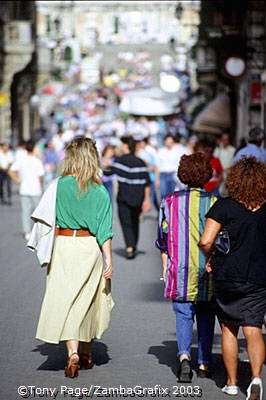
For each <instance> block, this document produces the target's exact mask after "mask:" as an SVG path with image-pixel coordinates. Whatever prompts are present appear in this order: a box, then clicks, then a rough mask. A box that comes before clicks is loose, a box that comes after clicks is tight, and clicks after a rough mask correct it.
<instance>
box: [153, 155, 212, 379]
mask: <svg viewBox="0 0 266 400" xmlns="http://www.w3.org/2000/svg"><path fill="white" fill-rule="evenodd" d="M211 176H212V168H211V165H210V163H209V161H208V159H207V158H206V156H205V155H204V154H202V153H195V154H192V155H184V156H183V157H182V158H181V161H180V165H179V168H178V178H179V179H180V180H181V182H183V183H184V184H186V185H187V188H186V189H184V190H180V191H176V192H173V193H170V194H168V195H167V196H166V198H165V199H163V200H162V202H161V207H160V216H159V230H158V240H157V241H156V246H157V247H158V248H159V249H160V250H161V254H162V268H163V277H164V281H165V297H166V298H169V299H171V300H172V303H173V310H174V312H175V314H176V336H177V345H178V358H179V362H180V363H179V368H178V376H177V377H178V380H179V381H180V382H191V380H192V375H193V374H192V369H191V363H190V358H191V342H192V331H193V322H194V317H195V315H196V318H197V328H198V376H199V377H209V376H210V364H211V350H212V341H213V334H214V321H215V316H214V312H213V309H212V305H211V300H212V284H211V277H210V275H209V274H207V273H206V270H205V256H204V254H203V252H202V251H201V250H200V248H199V247H198V242H199V240H200V236H201V234H202V232H203V229H204V225H205V215H206V213H207V212H208V210H209V209H210V207H211V206H212V205H213V204H214V203H215V201H216V200H217V199H216V197H215V196H213V195H212V194H211V193H207V192H206V191H205V190H204V189H203V186H204V184H205V183H206V182H208V181H209V179H210V177H211Z"/></svg>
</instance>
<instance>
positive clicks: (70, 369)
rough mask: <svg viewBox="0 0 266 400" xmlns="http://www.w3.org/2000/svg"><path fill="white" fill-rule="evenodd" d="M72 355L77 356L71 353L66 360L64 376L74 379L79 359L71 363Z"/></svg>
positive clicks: (76, 374)
mask: <svg viewBox="0 0 266 400" xmlns="http://www.w3.org/2000/svg"><path fill="white" fill-rule="evenodd" d="M74 355H77V356H78V357H79V355H78V353H72V354H71V356H70V357H68V359H67V365H66V366H65V376H66V377H68V378H76V377H77V376H78V370H79V368H80V366H79V359H78V360H76V361H72V360H71V358H72V356H74Z"/></svg>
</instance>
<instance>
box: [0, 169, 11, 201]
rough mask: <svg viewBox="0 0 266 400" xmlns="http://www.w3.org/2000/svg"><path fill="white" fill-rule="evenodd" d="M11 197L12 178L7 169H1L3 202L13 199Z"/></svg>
mask: <svg viewBox="0 0 266 400" xmlns="http://www.w3.org/2000/svg"><path fill="white" fill-rule="evenodd" d="M11 197H12V189H11V178H10V176H9V175H8V173H7V172H6V171H0V200H1V202H4V201H6V200H8V201H11Z"/></svg>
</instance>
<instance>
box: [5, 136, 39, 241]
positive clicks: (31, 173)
mask: <svg viewBox="0 0 266 400" xmlns="http://www.w3.org/2000/svg"><path fill="white" fill-rule="evenodd" d="M25 147H26V150H27V155H26V156H25V157H24V158H22V159H19V160H17V161H15V162H14V164H13V165H12V166H11V168H10V171H9V174H10V176H11V178H12V179H13V180H14V182H16V183H17V184H19V185H20V188H19V194H20V199H21V208H22V228H23V232H24V236H25V239H26V240H28V239H29V236H30V232H31V227H32V222H31V214H32V212H33V211H34V209H35V208H36V207H37V205H38V203H39V200H40V197H41V194H42V184H43V175H44V167H43V164H42V162H41V160H40V159H38V158H37V157H36V156H35V155H34V154H33V151H34V147H35V143H34V142H33V141H32V140H29V141H28V142H26V146H25Z"/></svg>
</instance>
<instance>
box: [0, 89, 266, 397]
mask: <svg viewBox="0 0 266 400" xmlns="http://www.w3.org/2000/svg"><path fill="white" fill-rule="evenodd" d="M72 100H73V99H72ZM76 100H77V99H74V104H75V107H76V106H77V104H76ZM64 101H66V99H61V103H60V104H59V105H58V107H57V108H56V109H55V110H54V111H53V112H52V113H51V114H50V116H49V120H48V121H47V126H46V127H41V128H40V129H39V130H38V132H37V137H36V139H37V141H36V142H33V141H32V140H29V141H27V142H25V143H22V144H21V145H20V146H19V147H18V148H17V149H16V151H15V152H14V151H12V150H11V149H10V147H9V145H8V144H7V143H3V144H1V146H0V200H1V203H2V204H3V205H5V204H7V205H12V190H11V179H12V180H13V181H14V182H16V183H17V184H19V194H20V199H21V209H22V229H23V233H24V235H25V238H26V240H27V242H28V244H27V245H28V247H30V248H32V249H35V250H36V251H37V255H38V258H39V260H40V263H41V265H43V266H44V265H46V266H47V285H46V292H45V296H44V300H43V304H42V309H41V314H40V318H39V323H38V329H37V336H36V337H37V338H38V339H40V340H43V341H46V342H49V343H59V342H60V341H65V342H66V345H67V351H68V360H67V364H66V367H65V375H66V376H67V377H72V378H73V377H76V376H77V375H78V370H79V369H80V368H84V369H90V368H92V367H93V365H94V361H93V354H92V341H93V339H95V338H96V339H99V338H100V337H101V335H102V333H103V332H104V331H105V330H106V329H107V328H108V326H109V321H110V312H111V310H112V308H113V305H114V303H113V300H112V297H111V289H110V280H109V278H110V277H111V276H112V268H113V267H112V249H111V239H112V237H113V232H112V209H113V204H112V203H113V200H114V193H116V197H117V210H118V217H119V220H120V224H121V228H122V232H123V236H124V241H125V256H126V258H127V259H129V260H130V259H133V258H135V257H136V255H137V254H138V251H137V246H138V238H139V222H140V219H141V215H142V213H145V212H146V211H149V210H150V208H151V204H153V206H154V208H155V210H156V211H157V212H158V218H159V224H158V239H157V241H156V246H157V248H158V249H159V250H160V251H161V259H162V273H163V279H164V281H165V297H166V298H168V299H170V300H171V301H172V306H173V311H174V313H175V316H176V337H177V345H178V354H177V357H178V362H179V368H178V374H177V378H178V381H180V382H191V380H192V377H193V372H192V365H191V342H192V329H193V322H194V318H195V317H196V319H197V332H198V362H197V364H198V367H197V373H198V376H199V377H201V378H210V377H211V375H212V343H213V336H214V322H215V315H217V317H218V320H219V322H220V325H221V329H222V351H223V359H224V364H225V367H226V371H227V375H228V379H227V382H226V385H225V386H224V387H223V389H222V391H223V392H224V393H226V394H228V395H236V394H237V393H238V391H239V388H238V383H237V359H238V357H237V351H238V350H237V334H238V330H239V327H240V326H241V327H242V328H243V333H244V336H245V338H246V340H247V350H248V354H249V359H250V365H251V372H252V376H251V383H250V385H249V387H248V389H247V399H248V400H261V399H262V392H263V387H262V380H261V376H262V366H263V362H264V358H265V348H264V340H263V337H262V324H263V318H264V315H265V312H266V272H265V271H266V270H265V259H266V253H265V249H266V246H265V245H266V243H265V238H266V232H265V226H266V158H265V152H264V150H263V149H262V147H261V145H262V142H263V140H264V132H263V131H262V130H261V129H260V128H253V129H251V130H250V132H249V138H248V141H247V143H245V145H244V146H242V147H241V149H235V148H234V147H233V146H232V145H231V144H230V135H229V134H228V133H224V134H223V135H221V137H218V138H216V139H215V140H210V139H209V138H201V137H198V136H196V135H192V136H188V135H187V132H186V128H184V126H185V118H184V116H183V115H182V114H180V115H178V116H177V117H175V118H172V119H169V120H165V119H163V118H157V119H148V118H144V117H141V118H136V117H130V116H127V118H122V117H119V116H118V114H117V115H116V114H115V113H114V114H115V115H116V117H115V119H112V120H109V121H103V120H102V116H103V113H107V114H108V113H110V109H112V110H115V109H116V101H115V99H111V100H110V98H109V97H108V92H105V91H104V90H98V91H95V92H94V93H91V94H89V95H88V96H84V97H83V98H82V107H83V106H84V104H85V103H86V105H87V109H86V112H85V110H84V109H83V108H82V109H80V108H75V107H74V105H73V104H72V103H71V99H67V101H70V104H69V107H67V108H66V109H64V107H63V105H62V104H63V103H64ZM88 119H89V122H88ZM48 128H49V129H48ZM177 171H178V172H177ZM43 188H45V189H46V190H45V191H44V193H43ZM32 220H33V222H34V226H33V229H32V222H31V221H32ZM102 256H103V257H102ZM74 264H75V271H73V265H74ZM62 293H64V297H63V298H62ZM82 344H83V346H82Z"/></svg>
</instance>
